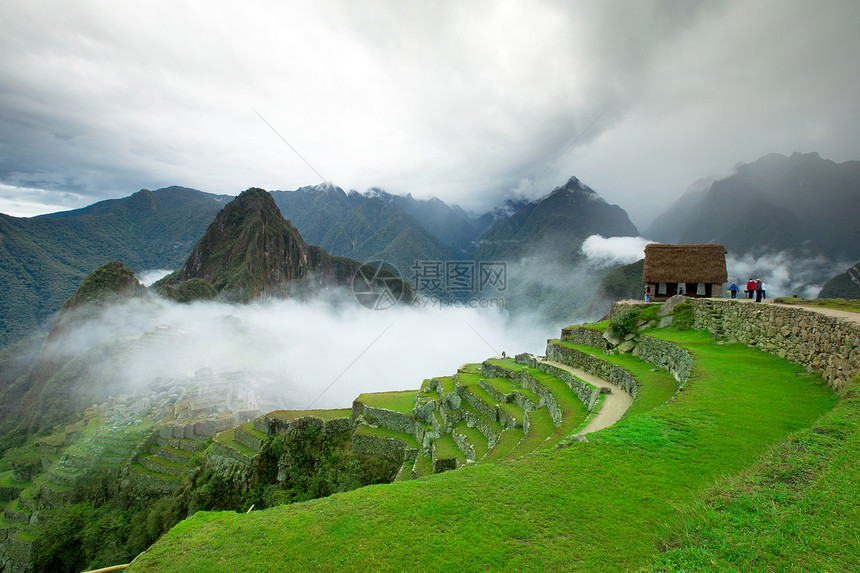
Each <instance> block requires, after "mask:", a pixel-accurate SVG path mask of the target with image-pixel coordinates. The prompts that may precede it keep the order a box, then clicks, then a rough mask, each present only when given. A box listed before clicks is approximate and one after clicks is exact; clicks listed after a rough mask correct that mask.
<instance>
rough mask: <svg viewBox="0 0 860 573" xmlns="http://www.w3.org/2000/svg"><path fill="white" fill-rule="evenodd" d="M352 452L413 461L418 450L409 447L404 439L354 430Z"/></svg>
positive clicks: (397, 461)
mask: <svg viewBox="0 0 860 573" xmlns="http://www.w3.org/2000/svg"><path fill="white" fill-rule="evenodd" d="M352 452H353V453H354V454H362V455H365V456H379V457H383V458H387V459H389V460H392V461H394V462H396V463H398V464H399V463H403V461H404V460H411V461H413V462H414V461H415V459H416V458H417V457H418V450H417V449H416V448H410V447H409V446H408V445H407V444H406V441H404V440H398V439H397V438H388V437H384V436H372V435H368V434H362V433H361V432H356V433H355V434H353V435H352Z"/></svg>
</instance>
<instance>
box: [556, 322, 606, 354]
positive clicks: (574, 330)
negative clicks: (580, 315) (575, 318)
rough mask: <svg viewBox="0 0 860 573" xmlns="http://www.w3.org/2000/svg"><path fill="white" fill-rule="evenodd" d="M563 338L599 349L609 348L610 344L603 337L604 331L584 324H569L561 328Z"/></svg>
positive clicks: (566, 340)
mask: <svg viewBox="0 0 860 573" xmlns="http://www.w3.org/2000/svg"><path fill="white" fill-rule="evenodd" d="M561 339H562V340H564V341H565V342H573V343H575V344H582V345H583V346H590V347H592V348H597V349H598V350H609V348H610V344H609V342H607V340H606V339H605V338H603V331H601V330H596V329H594V328H585V327H583V326H568V327H567V328H562V329H561Z"/></svg>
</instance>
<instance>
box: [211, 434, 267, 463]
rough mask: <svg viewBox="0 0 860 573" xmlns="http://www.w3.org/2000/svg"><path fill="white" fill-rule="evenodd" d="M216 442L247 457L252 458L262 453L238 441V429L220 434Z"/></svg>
mask: <svg viewBox="0 0 860 573" xmlns="http://www.w3.org/2000/svg"><path fill="white" fill-rule="evenodd" d="M215 441H216V442H218V443H219V444H221V445H222V446H226V447H228V448H232V449H234V450H236V451H237V452H239V453H240V454H245V455H246V456H248V457H251V458H253V457H254V456H256V455H257V454H259V453H260V452H258V451H257V450H252V449H251V448H249V447H248V446H245V445H242V444H240V443H239V442H237V441H236V428H230V429H229V430H225V431H223V432H221V433H220V434H216V435H215Z"/></svg>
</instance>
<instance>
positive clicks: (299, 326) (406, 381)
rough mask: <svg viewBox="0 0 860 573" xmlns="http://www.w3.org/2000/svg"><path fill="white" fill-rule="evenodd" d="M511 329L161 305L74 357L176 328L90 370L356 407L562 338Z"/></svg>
mask: <svg viewBox="0 0 860 573" xmlns="http://www.w3.org/2000/svg"><path fill="white" fill-rule="evenodd" d="M506 321H507V318H506V316H505V315H504V314H503V313H502V312H499V311H495V310H480V309H470V308H444V309H439V308H438V307H437V308H432V307H428V308H426V309H419V310H416V309H413V308H411V307H400V308H395V309H390V310H386V311H371V310H366V309H365V308H363V307H360V306H358V305H356V304H339V305H331V304H328V303H326V302H324V301H315V302H307V303H301V302H298V301H295V300H277V301H273V302H271V303H259V304H250V305H228V304H223V303H214V302H198V303H193V304H187V305H182V304H177V303H173V302H170V301H167V300H164V299H161V298H155V297H152V298H146V299H143V300H134V301H131V302H129V303H127V304H123V305H118V306H113V307H110V308H109V309H108V310H107V311H106V312H105V313H104V314H103V315H102V316H100V317H99V318H98V319H94V320H89V321H87V322H86V323H84V324H82V325H80V327H79V328H76V329H75V331H74V333H72V334H71V335H70V336H68V337H67V338H66V340H68V341H70V342H69V346H67V348H66V350H65V351H66V352H67V353H70V354H78V353H82V352H85V351H87V350H88V349H92V348H94V347H97V346H99V347H100V346H103V345H107V346H108V347H110V345H112V344H113V343H115V342H116V341H118V340H136V339H138V338H139V337H140V336H141V335H143V334H144V333H145V332H147V331H150V332H154V331H156V329H157V328H158V327H159V326H161V327H167V329H166V330H164V329H162V332H161V333H160V335H150V338H148V339H147V340H148V342H147V341H142V342H141V343H138V344H135V345H134V347H133V350H131V351H126V350H124V349H122V355H121V360H118V361H116V362H114V361H113V358H114V357H113V355H112V354H110V353H104V352H100V353H94V355H93V356H98V357H99V358H95V357H93V358H92V359H91V360H93V361H96V360H102V361H104V364H105V368H107V369H110V372H111V376H112V379H115V380H121V381H124V382H125V383H127V384H128V385H129V387H131V388H137V389H144V388H145V387H146V385H147V384H149V383H151V382H152V381H153V380H154V379H155V378H156V377H162V378H164V379H171V378H179V379H182V378H184V377H187V376H193V374H194V372H195V371H197V370H198V369H201V368H210V369H211V370H212V371H213V372H215V373H224V372H232V371H240V370H245V371H247V372H250V373H254V372H257V373H267V375H268V376H267V378H268V379H270V380H272V381H273V382H272V384H274V386H273V387H271V388H270V389H272V390H276V391H279V392H281V393H282V394H283V395H285V396H287V397H288V399H289V400H290V406H291V407H293V408H298V409H302V408H306V407H308V406H310V405H313V406H314V407H322V408H333V407H349V406H350V405H351V404H352V400H353V399H354V398H355V397H357V396H358V394H360V393H362V392H376V391H388V390H409V389H417V388H419V387H420V386H421V383H422V382H423V380H424V379H426V378H429V377H433V376H448V375H452V374H454V373H455V372H456V371H457V368H458V367H459V366H461V365H462V364H465V363H467V362H481V361H483V360H484V359H486V358H488V357H492V356H494V355H496V354H497V353H500V352H501V351H503V350H504V351H506V352H508V353H509V354H514V353H516V352H522V351H529V352H532V353H540V354H542V353H543V351H544V346H545V343H546V339H547V338H548V337H550V336H552V335H555V334H557V333H552V332H549V331H548V330H546V329H545V328H541V327H538V326H536V325H534V324H531V325H525V324H523V325H518V327H517V328H510V326H509V325H508V324H507V322H506ZM159 340H162V342H161V343H159V342H158V341H159ZM109 365H113V366H109ZM93 367H94V368H95V369H96V370H98V368H99V366H98V365H97V364H96V365H94V366H93ZM317 398H318V400H317ZM314 400H317V401H316V402H314Z"/></svg>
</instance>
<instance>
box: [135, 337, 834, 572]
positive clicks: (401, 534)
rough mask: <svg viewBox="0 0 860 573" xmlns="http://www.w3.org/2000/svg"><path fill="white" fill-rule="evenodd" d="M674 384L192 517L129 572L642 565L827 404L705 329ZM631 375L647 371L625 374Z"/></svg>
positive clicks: (786, 371)
mask: <svg viewBox="0 0 860 573" xmlns="http://www.w3.org/2000/svg"><path fill="white" fill-rule="evenodd" d="M662 336H663V337H669V338H672V339H673V340H674V341H675V342H676V343H678V344H681V345H683V346H684V347H686V348H688V349H689V350H690V352H691V353H692V354H693V355H694V359H695V367H694V372H693V375H692V376H691V379H690V381H689V383H688V384H687V386H686V389H685V390H684V391H683V392H680V393H679V394H678V395H677V396H676V397H675V398H673V399H672V400H671V401H669V402H668V403H667V404H665V405H662V406H659V407H657V408H655V409H653V410H651V411H650V412H647V413H643V414H640V415H634V416H630V417H627V418H625V419H623V420H622V421H621V422H619V423H618V424H616V425H615V426H613V427H611V428H607V429H606V430H603V431H601V432H599V433H597V434H592V435H591V436H590V439H591V441H590V442H589V443H577V444H574V445H573V446H571V447H566V448H561V449H557V450H552V451H549V452H542V453H537V454H532V455H527V456H524V457H522V458H519V459H516V460H513V461H509V462H504V463H497V464H486V465H476V466H469V467H466V468H463V469H460V470H457V471H455V472H446V473H444V474H440V475H435V476H432V477H431V478H429V479H422V480H417V481H412V482H399V483H396V484H393V485H384V486H370V487H366V488H362V489H359V490H356V491H352V492H349V493H344V494H337V495H333V496H331V497H328V498H325V499H318V500H314V501H311V502H307V503H301V504H295V505H289V506H280V507H276V508H272V509H269V510H266V511H261V512H255V513H251V514H247V515H245V514H236V513H232V512H217V513H216V512H198V513H197V514H196V515H194V516H193V517H191V518H189V519H186V520H185V521H183V522H181V523H179V524H178V525H177V526H175V527H174V528H173V529H172V530H171V531H170V532H169V533H168V534H167V535H165V536H164V537H163V538H162V539H161V540H160V541H159V542H158V543H156V544H155V545H154V546H153V547H152V548H150V550H149V551H148V552H147V553H146V554H144V555H142V556H141V557H139V558H138V559H137V561H136V562H135V563H134V564H133V565H132V567H131V568H130V569H129V570H130V571H147V572H158V571H177V570H182V571H186V572H200V573H204V572H205V573H212V572H214V571H237V570H245V571H256V570H268V569H272V568H278V567H283V566H287V567H288V568H289V569H291V570H319V571H334V570H366V571H400V570H404V569H412V570H420V571H426V570H507V571H523V570H526V571H529V570H531V571H544V570H581V571H619V570H625V569H627V568H631V567H639V566H642V565H645V564H646V563H647V562H648V561H649V560H650V559H651V558H652V557H653V555H654V554H655V551H656V549H657V548H658V547H659V545H660V540H661V539H662V538H664V537H666V536H667V535H669V534H670V533H671V532H673V531H677V530H678V529H679V527H680V525H681V523H682V522H681V518H680V517H679V512H678V507H679V506H681V507H683V506H686V505H688V504H690V503H691V502H693V501H694V500H695V499H696V498H697V497H698V496H699V495H701V493H702V492H703V491H705V490H707V489H708V488H710V487H712V486H713V484H714V483H715V480H716V479H717V478H719V477H720V476H723V475H728V474H733V473H737V472H739V471H741V470H743V469H745V468H748V467H750V466H751V465H752V464H753V463H754V462H755V461H756V459H757V458H759V457H760V456H761V455H762V454H763V453H764V452H765V451H766V450H767V448H768V446H770V445H771V444H776V443H779V442H780V441H782V440H784V439H785V438H786V436H788V435H789V434H790V433H791V432H794V431H796V430H799V429H801V428H803V427H806V426H809V425H811V424H812V423H814V422H815V421H816V420H817V419H818V418H819V416H821V415H822V414H823V413H825V412H827V411H829V410H831V409H832V408H833V406H834V404H835V403H836V396H835V394H834V393H833V392H832V391H831V390H830V389H829V388H827V387H826V386H824V385H821V384H820V383H819V384H816V382H820V379H819V378H818V377H817V376H812V375H809V374H808V373H806V372H805V371H803V370H801V369H800V368H798V367H795V366H793V365H791V364H789V363H787V362H785V361H783V360H780V359H778V358H776V357H774V356H771V355H768V354H764V353H761V352H759V351H757V350H754V349H752V348H748V347H746V346H742V345H739V344H731V345H722V346H717V345H714V344H713V341H712V339H711V338H710V337H709V336H708V335H707V334H705V333H699V332H692V331H687V332H683V333H671V334H670V333H668V332H667V333H665V334H662ZM625 366H626V367H627V368H628V369H630V370H631V371H632V372H633V373H634V374H637V375H644V374H645V373H646V372H649V371H650V369H651V368H652V367H651V365H650V364H646V363H639V362H637V363H635V364H634V363H633V362H631V363H630V364H628V365H625Z"/></svg>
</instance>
